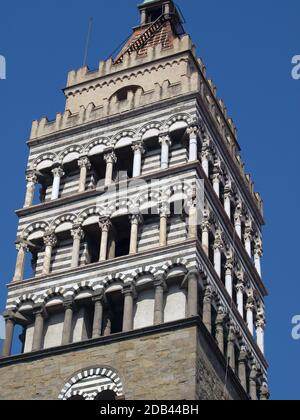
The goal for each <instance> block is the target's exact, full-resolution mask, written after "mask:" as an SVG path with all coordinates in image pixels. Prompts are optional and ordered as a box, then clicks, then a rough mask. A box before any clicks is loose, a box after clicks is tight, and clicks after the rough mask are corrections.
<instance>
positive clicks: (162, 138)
mask: <svg viewBox="0 0 300 420" xmlns="http://www.w3.org/2000/svg"><path fill="white" fill-rule="evenodd" d="M158 141H159V144H161V145H163V144H166V145H167V146H169V147H171V146H172V141H171V137H170V135H169V133H160V134H159V140H158Z"/></svg>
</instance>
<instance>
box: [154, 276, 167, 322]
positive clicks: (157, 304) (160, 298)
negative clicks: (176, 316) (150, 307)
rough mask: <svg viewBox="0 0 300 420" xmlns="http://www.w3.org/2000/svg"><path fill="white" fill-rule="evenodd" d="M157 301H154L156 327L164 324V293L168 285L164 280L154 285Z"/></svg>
mask: <svg viewBox="0 0 300 420" xmlns="http://www.w3.org/2000/svg"><path fill="white" fill-rule="evenodd" d="M154 287H155V301H154V325H160V324H162V323H163V322H164V300H165V299H164V293H165V291H166V290H167V285H166V283H165V281H164V280H163V279H159V280H157V281H156V282H155V283H154Z"/></svg>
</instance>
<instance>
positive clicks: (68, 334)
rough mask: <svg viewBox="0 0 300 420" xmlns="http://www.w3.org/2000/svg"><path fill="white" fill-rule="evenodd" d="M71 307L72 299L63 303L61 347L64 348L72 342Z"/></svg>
mask: <svg viewBox="0 0 300 420" xmlns="http://www.w3.org/2000/svg"><path fill="white" fill-rule="evenodd" d="M73 305H74V303H73V300H72V299H67V300H65V301H64V309H65V319H64V327H63V333H62V342H61V345H62V346H66V345H67V344H70V343H71V342H72V332H73V331H72V323H73Z"/></svg>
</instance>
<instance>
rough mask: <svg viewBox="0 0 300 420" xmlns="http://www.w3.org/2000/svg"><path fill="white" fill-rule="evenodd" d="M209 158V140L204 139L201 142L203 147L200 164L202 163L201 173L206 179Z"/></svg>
mask: <svg viewBox="0 0 300 420" xmlns="http://www.w3.org/2000/svg"><path fill="white" fill-rule="evenodd" d="M210 157H211V147H210V141H209V139H205V140H204V141H203V145H202V151H201V163H202V168H203V171H204V173H205V175H206V176H207V178H209V175H210V173H209V160H210Z"/></svg>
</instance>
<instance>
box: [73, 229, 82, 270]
mask: <svg viewBox="0 0 300 420" xmlns="http://www.w3.org/2000/svg"><path fill="white" fill-rule="evenodd" d="M71 236H72V238H73V249H72V262H71V267H72V268H77V267H78V266H79V259H80V244H81V241H82V239H83V238H84V233H83V230H82V227H81V226H78V225H75V226H73V228H72V230H71Z"/></svg>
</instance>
